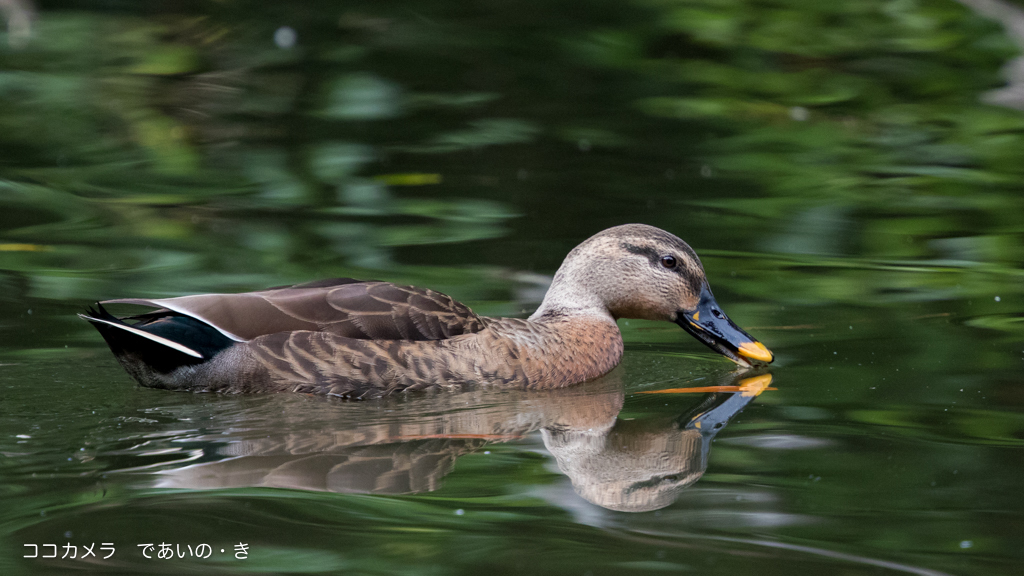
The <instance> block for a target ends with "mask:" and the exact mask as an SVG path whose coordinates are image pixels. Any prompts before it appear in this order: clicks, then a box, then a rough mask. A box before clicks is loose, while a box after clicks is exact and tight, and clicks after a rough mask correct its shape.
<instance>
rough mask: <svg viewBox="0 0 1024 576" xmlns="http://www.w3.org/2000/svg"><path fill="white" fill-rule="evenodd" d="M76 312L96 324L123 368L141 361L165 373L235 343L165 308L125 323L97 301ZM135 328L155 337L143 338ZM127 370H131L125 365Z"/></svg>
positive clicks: (207, 326) (202, 323)
mask: <svg viewBox="0 0 1024 576" xmlns="http://www.w3.org/2000/svg"><path fill="white" fill-rule="evenodd" d="M79 316H81V317H82V318H83V319H84V320H87V321H88V322H89V323H90V324H92V325H93V327H94V328H96V330H97V331H98V332H99V333H100V335H101V336H102V337H103V339H104V340H105V341H106V342H107V345H108V346H109V347H110V350H111V352H113V353H114V355H115V356H117V358H118V360H120V361H121V363H122V365H125V368H126V369H128V368H129V366H128V364H129V363H130V364H142V365H144V366H146V367H148V368H150V369H152V370H154V371H156V372H158V373H161V374H167V373H170V372H172V371H174V370H175V369H177V368H179V367H181V366H194V365H196V364H201V363H203V362H206V361H207V360H209V359H210V358H213V357H214V356H216V355H217V353H218V352H220V351H221V350H224V349H225V348H227V347H229V346H231V345H233V344H234V343H235V342H234V341H233V340H231V339H230V338H228V337H227V336H224V335H223V334H221V333H220V331H218V330H217V329H216V328H214V327H212V326H210V325H209V324H206V323H204V322H200V321H199V320H196V319H195V318H192V317H189V316H184V315H182V314H178V313H175V312H171V311H169V310H168V311H164V313H163V314H158V313H153V314H148V315H145V316H146V319H145V320H143V321H140V322H137V323H135V324H128V323H127V322H124V320H125V318H118V317H116V316H114V315H113V314H111V313H110V312H108V311H107V310H106V308H104V307H103V305H102V304H100V303H98V302H97V303H96V309H93V308H92V307H90V308H89V309H88V311H87V313H86V314H79ZM128 318H131V317H128ZM119 326H124V327H125V328H120V327H119ZM139 332H143V333H145V334H148V335H152V336H153V337H155V338H153V339H151V338H147V337H146V335H145V334H139ZM161 340H162V341H170V342H171V343H173V344H177V345H178V346H180V347H183V348H185V349H187V350H189V351H193V352H194V353H195V354H196V356H193V355H191V354H188V353H186V352H185V351H182V350H178V349H176V348H174V347H172V345H168V344H164V343H161ZM129 372H133V370H131V369H129Z"/></svg>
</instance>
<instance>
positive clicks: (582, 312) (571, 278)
mask: <svg viewBox="0 0 1024 576" xmlns="http://www.w3.org/2000/svg"><path fill="white" fill-rule="evenodd" d="M577 276H578V274H575V273H574V271H573V270H572V269H568V266H567V263H566V264H563V265H562V267H561V268H559V269H558V272H557V273H555V278H554V279H553V280H552V281H551V287H550V288H548V291H547V293H546V294H544V301H543V302H541V303H540V307H538V308H537V311H536V312H534V313H533V314H532V315H530V318H529V320H530V321H531V322H542V321H544V320H545V319H552V318H564V317H569V318H593V319H605V320H608V321H609V322H611V323H613V324H614V323H615V317H614V316H612V314H611V312H609V311H608V307H607V306H606V305H605V303H604V302H603V301H602V300H601V298H599V297H598V296H597V294H595V293H594V291H593V290H592V289H591V288H590V287H589V286H588V282H586V280H585V279H583V278H578V277H577Z"/></svg>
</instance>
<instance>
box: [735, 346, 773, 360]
mask: <svg viewBox="0 0 1024 576" xmlns="http://www.w3.org/2000/svg"><path fill="white" fill-rule="evenodd" d="M739 353H740V356H746V357H747V358H751V359H753V360H760V361H761V362H771V361H772V360H773V359H774V358H775V357H774V356H772V353H771V351H770V350H768V349H767V348H765V346H764V344H761V343H760V342H744V343H743V344H740V346H739Z"/></svg>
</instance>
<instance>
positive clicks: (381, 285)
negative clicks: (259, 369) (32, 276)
mask: <svg viewBox="0 0 1024 576" xmlns="http://www.w3.org/2000/svg"><path fill="white" fill-rule="evenodd" d="M103 303H104V304H141V305H145V306H154V307H158V308H163V309H168V310H173V311H174V312H178V313H180V314H184V315H186V316H191V317H193V318H196V319H199V320H202V321H203V322H205V323H207V324H209V325H211V326H213V327H215V328H217V329H218V330H220V331H221V332H222V333H224V334H225V335H226V336H228V337H229V338H232V339H233V340H236V341H245V340H251V339H253V338H257V337H260V336H264V335H267V334H274V333H277V332H289V331H295V330H312V331H318V332H326V333H329V334H334V335H336V336H341V337H344V338H356V339H364V340H414V341H415V340H441V339H444V338H451V337H452V336H458V335H460V334H470V333H473V332H478V331H480V330H482V329H483V327H484V325H483V322H482V321H481V320H480V318H479V317H477V315H476V314H474V313H473V311H472V310H470V309H469V308H468V307H466V306H465V305H463V304H461V303H459V302H456V301H455V300H452V299H451V298H450V297H448V296H446V295H444V294H441V293H440V292H434V291H433V290H426V289H423V288H416V287H413V286H396V285H394V284H391V283H388V282H360V281H357V280H352V279H350V278H336V279H333V280H321V281H318V282H310V283H308V284H297V285H295V286H284V287H278V288H272V289H270V290H263V291H260V292H247V293H244V294H199V295H196V296H182V297H180V298H163V299H152V300H147V299H141V298H124V299H119V300H107V301H105V302H103Z"/></svg>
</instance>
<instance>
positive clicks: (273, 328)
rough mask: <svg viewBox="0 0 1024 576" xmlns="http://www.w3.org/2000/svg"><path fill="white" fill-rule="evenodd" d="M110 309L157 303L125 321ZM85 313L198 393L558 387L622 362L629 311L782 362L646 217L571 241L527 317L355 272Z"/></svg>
mask: <svg viewBox="0 0 1024 576" xmlns="http://www.w3.org/2000/svg"><path fill="white" fill-rule="evenodd" d="M113 304H134V305H141V306H146V307H148V308H149V309H150V310H148V311H146V312H144V313H141V314H135V315H130V316H123V317H117V316H114V315H113V314H111V313H110V312H108V311H107V306H110V305H113ZM79 316H80V317H81V318H83V319H84V320H86V321H88V322H89V323H91V324H92V325H93V326H94V327H95V328H96V329H97V330H98V331H99V333H100V335H101V336H102V337H103V339H104V340H105V341H106V343H107V345H108V346H109V347H110V350H111V351H112V352H113V354H114V356H115V358H116V359H117V360H118V362H119V363H120V364H121V366H122V367H123V368H124V369H125V371H126V372H127V373H128V374H129V375H130V376H131V377H132V378H134V379H135V380H136V381H137V382H138V383H139V384H140V385H142V386H145V387H149V388H159V389H166V390H176V391H190V392H219V393H233V394H238V393H265V392H297V393H304V394H314V395H327V396H332V397H338V398H343V399H350V400H359V399H369V398H376V397H383V396H389V395H392V394H396V393H402V392H412V391H416V390H425V389H437V388H446V387H448V388H450V387H458V386H463V385H469V384H480V383H482V384H487V385H498V386H507V387H520V388H525V389H552V388H561V387H565V386H570V385H575V384H579V383H582V382H586V381H588V380H594V379H596V378H599V377H601V376H603V375H604V374H607V373H608V372H609V371H611V370H612V369H613V368H614V367H615V366H616V365H617V364H618V363H619V361H620V360H621V358H622V354H623V341H622V334H621V332H620V331H619V327H618V324H617V320H618V319H620V318H627V319H634V318H635V319H644V320H661V321H667V322H673V323H675V324H677V325H679V326H680V327H681V328H682V329H683V330H685V331H686V332H688V333H690V334H691V335H693V336H694V337H695V338H696V339H697V340H698V341H700V342H702V343H703V344H705V345H706V346H708V347H709V348H711V349H712V350H714V351H715V352H717V353H719V354H721V355H722V356H725V357H726V358H728V359H729V360H732V361H733V362H735V363H736V364H737V365H738V366H740V367H742V368H750V367H752V366H754V365H761V364H767V363H771V362H772V361H773V360H774V355H773V354H772V352H771V351H770V350H769V349H768V348H767V347H766V346H765V345H764V344H762V343H760V342H759V341H757V340H756V339H754V338H753V337H752V336H750V335H749V334H747V333H746V332H745V331H743V330H742V329H741V328H739V327H738V326H737V325H736V324H735V323H734V322H733V321H732V320H730V319H729V317H728V316H726V314H725V313H724V312H723V311H722V310H721V307H720V306H719V305H718V303H717V302H716V300H715V297H714V295H713V294H712V292H711V288H710V286H709V284H708V280H707V277H706V275H705V272H704V267H703V265H702V264H701V261H700V258H699V257H698V256H697V253H696V252H694V250H693V249H692V248H691V247H690V246H689V245H688V244H686V242H684V241H683V240H681V239H680V238H678V237H677V236H675V235H673V234H671V233H669V232H666V231H664V230H661V229H660V228H656V227H654V226H649V225H646V224H625V225H621V226H615V227H612V228H608V229H606V230H603V231H601V232H598V233H597V234H595V235H593V236H591V237H590V238H588V239H586V240H584V241H583V242H582V243H580V244H579V245H578V246H576V247H575V248H573V249H572V250H571V251H570V252H569V254H568V255H567V256H566V257H565V260H564V261H563V262H562V265H561V266H560V267H559V268H558V270H557V272H556V273H555V276H554V278H553V280H552V282H551V285H550V287H549V289H548V291H547V293H546V294H545V296H544V299H543V301H542V302H541V304H540V307H539V308H537V310H536V311H535V312H534V313H533V314H532V315H530V316H529V317H528V318H491V317H486V316H478V315H477V314H476V313H474V312H473V311H472V310H471V309H470V308H469V307H468V306H466V305H465V304H462V303H460V302H457V301H455V300H454V299H452V298H451V297H449V296H447V295H445V294H442V293H440V292H435V291H433V290H429V289H425V288H418V287H413V286H399V285H396V284H392V283H389V282H379V281H360V280H355V279H352V278H333V279H328V280H319V281H314V282H308V283H304V284H295V285H290V286H278V287H274V288H269V289H266V290H261V291H256V292H245V293H235V294H197V295H191V296H181V297H175V298H156V299H146V298H120V299H113V300H105V301H100V302H97V303H96V305H95V308H90V309H89V310H88V312H87V313H85V314H79Z"/></svg>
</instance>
